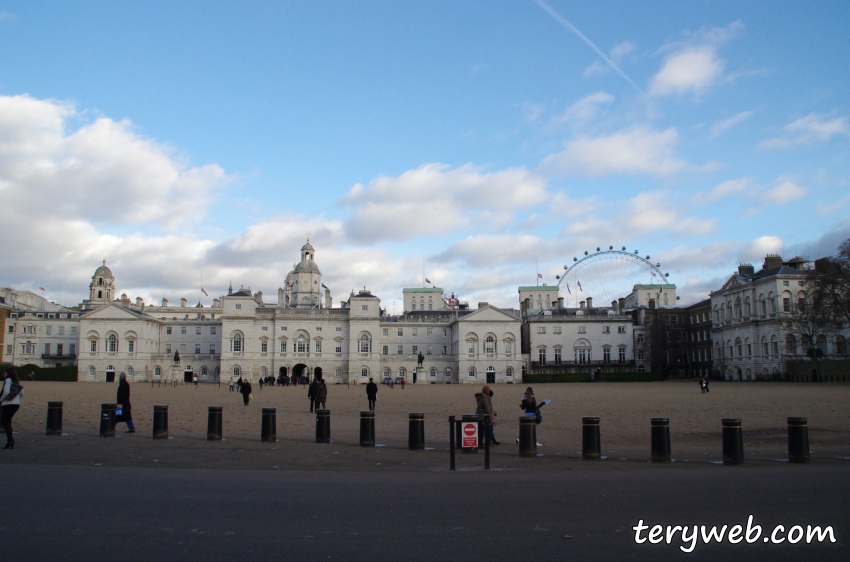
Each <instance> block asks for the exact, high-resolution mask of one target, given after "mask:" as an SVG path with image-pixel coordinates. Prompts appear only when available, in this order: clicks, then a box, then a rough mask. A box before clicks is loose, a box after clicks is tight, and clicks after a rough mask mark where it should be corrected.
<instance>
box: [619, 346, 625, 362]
mask: <svg viewBox="0 0 850 562" xmlns="http://www.w3.org/2000/svg"><path fill="white" fill-rule="evenodd" d="M618 351H619V358H618V360H619V361H620V363H625V362H626V348H625V347H621V348H620V349H619V350H618Z"/></svg>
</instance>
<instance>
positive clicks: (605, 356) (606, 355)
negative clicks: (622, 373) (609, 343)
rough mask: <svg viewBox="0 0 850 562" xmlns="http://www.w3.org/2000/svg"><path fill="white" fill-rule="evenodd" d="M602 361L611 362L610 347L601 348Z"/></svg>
mask: <svg viewBox="0 0 850 562" xmlns="http://www.w3.org/2000/svg"><path fill="white" fill-rule="evenodd" d="M602 362H603V363H610V362H611V348H610V347H603V348H602Z"/></svg>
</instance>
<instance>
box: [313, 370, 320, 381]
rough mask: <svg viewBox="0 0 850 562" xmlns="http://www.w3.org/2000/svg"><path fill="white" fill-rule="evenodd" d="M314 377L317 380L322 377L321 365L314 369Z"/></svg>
mask: <svg viewBox="0 0 850 562" xmlns="http://www.w3.org/2000/svg"><path fill="white" fill-rule="evenodd" d="M313 378H314V379H316V380H318V379H320V378H322V368H321V367H316V368H315V369H313Z"/></svg>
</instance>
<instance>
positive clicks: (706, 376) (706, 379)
mask: <svg viewBox="0 0 850 562" xmlns="http://www.w3.org/2000/svg"><path fill="white" fill-rule="evenodd" d="M708 381H709V378H708V375H705V393H706V394H708Z"/></svg>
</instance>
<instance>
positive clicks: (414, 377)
mask: <svg viewBox="0 0 850 562" xmlns="http://www.w3.org/2000/svg"><path fill="white" fill-rule="evenodd" d="M416 371H417V369H413V384H416Z"/></svg>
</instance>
